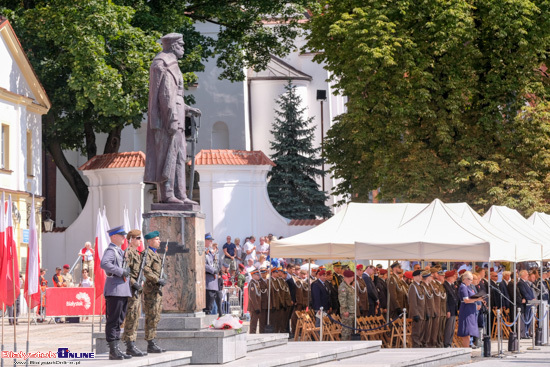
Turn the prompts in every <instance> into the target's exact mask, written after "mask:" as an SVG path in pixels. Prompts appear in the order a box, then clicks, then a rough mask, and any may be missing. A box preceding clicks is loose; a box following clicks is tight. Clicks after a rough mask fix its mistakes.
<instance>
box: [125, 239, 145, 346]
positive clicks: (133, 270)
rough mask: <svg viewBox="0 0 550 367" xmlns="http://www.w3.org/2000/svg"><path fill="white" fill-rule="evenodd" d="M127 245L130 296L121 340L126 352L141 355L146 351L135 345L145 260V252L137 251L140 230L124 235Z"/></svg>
mask: <svg viewBox="0 0 550 367" xmlns="http://www.w3.org/2000/svg"><path fill="white" fill-rule="evenodd" d="M126 238H127V239H128V243H129V247H128V250H126V260H127V263H128V268H129V269H130V288H131V292H132V296H131V297H130V298H128V309H127V311H126V320H125V321H124V333H123V334H122V340H124V341H125V342H126V354H129V355H131V356H134V357H142V356H145V355H147V353H145V352H142V351H141V350H139V349H138V348H137V347H136V344H135V343H136V338H137V327H138V322H139V310H140V299H141V297H140V296H141V291H142V289H143V280H144V274H143V270H144V268H145V264H146V262H147V256H144V255H145V252H144V253H143V254H140V253H139V251H138V248H139V246H140V245H141V231H140V230H139V229H132V230H131V231H130V232H128V235H127V236H126Z"/></svg>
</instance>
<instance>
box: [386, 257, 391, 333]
mask: <svg viewBox="0 0 550 367" xmlns="http://www.w3.org/2000/svg"><path fill="white" fill-rule="evenodd" d="M387 276H388V279H389V278H390V260H388V273H387ZM387 284H388V283H387V282H386V294H387V295H388V297H387V300H388V301H387V302H386V323H388V322H390V287H388V285H387Z"/></svg>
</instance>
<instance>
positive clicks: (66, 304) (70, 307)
mask: <svg viewBox="0 0 550 367" xmlns="http://www.w3.org/2000/svg"><path fill="white" fill-rule="evenodd" d="M104 302H105V301H104V298H103V297H101V298H98V299H97V300H96V302H95V314H96V315H99V314H100V313H101V314H105V307H104V306H103V307H102V305H103V304H104ZM92 308H94V288H46V316H47V317H51V316H86V315H92ZM101 311H103V312H101Z"/></svg>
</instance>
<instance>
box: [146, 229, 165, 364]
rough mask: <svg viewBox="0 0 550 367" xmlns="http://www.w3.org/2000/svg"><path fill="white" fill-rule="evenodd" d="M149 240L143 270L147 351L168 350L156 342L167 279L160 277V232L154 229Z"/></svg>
mask: <svg viewBox="0 0 550 367" xmlns="http://www.w3.org/2000/svg"><path fill="white" fill-rule="evenodd" d="M145 239H146V240H147V249H146V250H145V253H146V256H147V264H146V266H145V269H144V271H143V273H144V275H145V279H146V280H145V286H144V287H143V309H144V311H145V340H147V352H149V353H163V352H166V350H165V349H162V348H161V347H159V346H158V345H157V344H156V343H155V336H156V334H157V324H158V322H159V320H160V313H161V311H162V290H161V289H162V286H164V285H165V284H166V279H162V278H161V277H160V273H161V270H162V260H161V257H160V255H159V254H158V253H157V250H158V249H159V247H160V238H159V232H158V231H154V232H150V233H147V234H146V235H145Z"/></svg>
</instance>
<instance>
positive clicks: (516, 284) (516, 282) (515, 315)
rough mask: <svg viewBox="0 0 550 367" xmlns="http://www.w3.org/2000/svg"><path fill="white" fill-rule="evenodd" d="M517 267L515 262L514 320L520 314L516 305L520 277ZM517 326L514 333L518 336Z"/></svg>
mask: <svg viewBox="0 0 550 367" xmlns="http://www.w3.org/2000/svg"><path fill="white" fill-rule="evenodd" d="M516 266H517V265H516V262H515V261H514V268H513V269H512V270H513V271H514V299H513V301H514V320H515V319H516V317H517V312H518V311H517V307H516V303H517V302H516V297H517V295H516V293H517V286H518V276H517V271H516ZM518 322H519V320H518ZM517 325H518V323H517V322H516V323H515V325H514V333H516V335H517V330H518V328H517ZM517 337H518V340H520V339H519V335H517Z"/></svg>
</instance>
